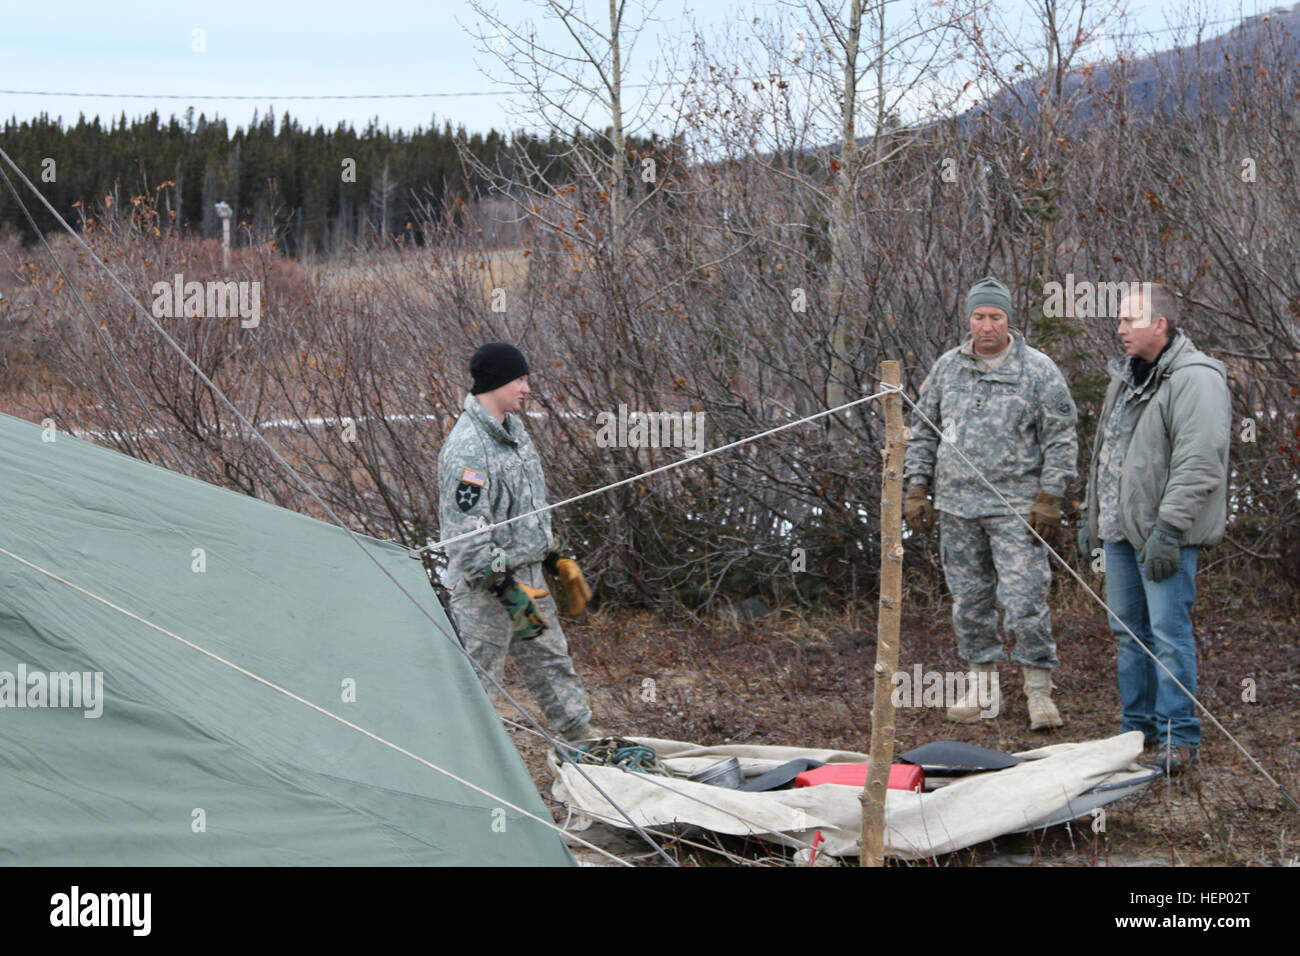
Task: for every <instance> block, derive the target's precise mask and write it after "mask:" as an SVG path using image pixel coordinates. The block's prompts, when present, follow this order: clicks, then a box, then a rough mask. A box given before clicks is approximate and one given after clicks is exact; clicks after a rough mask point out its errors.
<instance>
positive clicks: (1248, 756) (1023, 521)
mask: <svg viewBox="0 0 1300 956" xmlns="http://www.w3.org/2000/svg"><path fill="white" fill-rule="evenodd" d="M889 390H890V391H897V392H898V393H899V394H900V395H902V396H903V398H904V399H905V400H906V401H907V403H908V404H909V405H911V406H912V409H913V410H914V411H915V412H916V414H917V416H918V417H919V418H920V419H921V421H923V422H925V424H927V425H929V426H930V428H932V429H933V430H934V432H935V434H937V435H938V436H939V440H940V441H941V442H942V441H946V439H944V437H943V430H942V429H941V428H939V426H938V425H936V424H935V423H934V422H932V421H930V419H929V418H928V417H927V416H926V414H925V412H923V411H921V409H920V406H918V405H917V404H916V402H914V401H912V399H911V398H910V397H909V396H908V394H907V393H906V392H904V391H903V390H902V388H901V387H899V388H891V389H889ZM947 444H948V446H949V447H950V448H951V449H952V450H953V451H954V452H956V453H957V455H958V457H960V458H961V460H962V461H963V462H965V464H966V467H967V468H969V469H970V470H971V471H972V472H974V474H975V477H977V478H979V480H980V481H982V482H984V484H985V486H986V487H988V489H989V490H990V491H992V492H993V493H994V494H995V495H997V496H998V500H999V501H1001V502H1002V503H1003V504H1004V505H1006V508H1007V510H1008V511H1009V512H1010V513H1011V514H1013V515H1015V516H1016V517H1017V518H1019V519H1020V523H1021V524H1023V525H1024V526H1025V527H1026V528H1028V529H1029V533H1030V534H1032V535H1033V536H1034V537H1035V538H1037V539H1038V540H1039V542H1040V543H1041V544H1042V545H1043V547H1045V548H1047V551H1048V553H1049V554H1050V555H1051V556H1052V557H1054V558H1055V559H1056V560H1057V561H1058V562H1059V563H1060V565H1061V567H1063V568H1065V570H1066V571H1068V572H1069V573H1070V576H1071V577H1073V578H1074V580H1076V581H1078V582H1079V584H1080V585H1081V586H1082V587H1083V589H1084V590H1085V591H1087V592H1088V595H1089V596H1090V597H1091V598H1092V599H1093V600H1094V601H1096V602H1097V604H1098V605H1099V606H1100V607H1101V609H1102V610H1103V611H1105V612H1106V614H1107V616H1108V617H1113V618H1115V620H1117V621H1119V624H1120V627H1122V628H1124V630H1125V632H1126V633H1127V634H1128V635H1129V637H1131V638H1133V640H1134V641H1136V642H1137V645H1138V647H1140V648H1142V650H1143V651H1145V652H1146V654H1147V656H1148V657H1150V658H1151V659H1152V660H1153V661H1155V662H1156V664H1157V665H1159V667H1160V669H1161V670H1163V671H1164V672H1165V673H1166V674H1168V675H1169V678H1170V679H1171V680H1172V681H1173V682H1174V684H1176V685H1177V686H1178V689H1179V690H1181V691H1182V692H1183V693H1184V694H1186V695H1187V696H1188V697H1190V698H1191V699H1192V703H1194V704H1195V705H1196V706H1197V707H1199V708H1200V709H1201V711H1202V712H1203V713H1204V714H1205V716H1206V717H1208V718H1209V719H1210V722H1211V723H1213V724H1214V726H1215V727H1217V728H1219V730H1221V731H1222V732H1223V735H1224V736H1225V737H1227V738H1228V739H1229V740H1230V741H1232V743H1233V744H1234V745H1235V746H1236V748H1237V749H1238V750H1240V751H1241V752H1242V753H1243V754H1244V755H1245V756H1246V759H1247V760H1249V761H1250V762H1251V763H1252V764H1254V765H1255V769H1256V770H1258V771H1259V772H1260V773H1261V774H1263V775H1264V778H1265V779H1266V780H1268V782H1269V783H1271V784H1272V785H1273V786H1274V787H1276V788H1277V789H1278V791H1280V792H1281V793H1282V795H1283V796H1285V797H1286V798H1287V799H1288V800H1290V801H1291V804H1292V805H1293V806H1295V800H1294V799H1293V798H1292V797H1291V795H1290V794H1289V793H1287V791H1286V790H1285V789H1284V788H1283V787H1282V785H1281V784H1280V783H1278V782H1277V781H1276V780H1275V779H1273V776H1272V774H1270V773H1269V772H1268V771H1267V770H1265V769H1264V767H1263V766H1262V765H1261V764H1260V762H1259V761H1258V760H1256V759H1255V758H1254V757H1253V756H1251V753H1250V751H1248V750H1247V749H1246V748H1245V747H1243V746H1242V745H1241V743H1240V742H1238V740H1237V738H1236V737H1234V736H1233V735H1232V734H1231V733H1229V732H1228V728H1226V727H1224V726H1223V724H1221V723H1219V720H1218V718H1217V717H1215V716H1214V714H1212V713H1210V711H1209V708H1207V707H1206V706H1205V705H1204V704H1202V703H1201V702H1200V701H1199V700H1197V698H1196V695H1195V694H1193V693H1192V692H1191V691H1189V690H1188V689H1187V688H1186V687H1185V686H1183V683H1182V681H1180V680H1179V679H1178V678H1177V677H1175V676H1174V674H1173V672H1172V671H1171V670H1170V669H1169V668H1168V667H1166V666H1165V665H1164V662H1162V661H1161V660H1160V658H1158V657H1157V656H1156V655H1155V654H1153V653H1152V652H1151V649H1150V648H1149V647H1147V646H1146V645H1145V644H1143V643H1142V640H1141V639H1140V638H1139V637H1138V636H1137V635H1136V634H1134V633H1133V631H1132V630H1131V629H1130V628H1129V626H1128V624H1126V623H1125V622H1124V621H1123V620H1122V619H1121V618H1120V617H1119V616H1118V615H1116V614H1113V613H1111V610H1110V607H1109V605H1107V604H1106V601H1105V600H1104V599H1103V598H1101V597H1100V596H1099V595H1098V594H1097V592H1096V591H1094V590H1093V589H1092V588H1091V587H1089V586H1088V582H1087V581H1085V580H1084V579H1083V578H1082V577H1080V576H1079V574H1078V572H1076V571H1075V570H1074V568H1072V567H1071V566H1070V564H1069V562H1067V561H1066V560H1065V558H1063V557H1061V556H1060V555H1059V554H1057V553H1056V549H1055V548H1053V547H1052V546H1051V545H1050V544H1048V543H1047V542H1046V541H1045V540H1044V539H1043V536H1042V535H1040V534H1039V533H1038V532H1037V531H1035V530H1034V527H1033V525H1031V524H1030V523H1029V522H1028V521H1027V520H1026V519H1025V517H1024V515H1022V514H1020V512H1019V511H1017V510H1016V509H1015V508H1013V507H1012V506H1011V502H1009V501H1007V499H1006V498H1005V497H1004V496H1003V494H1002V492H1000V491H998V489H997V488H995V487H994V486H993V483H992V482H990V481H989V480H988V479H987V478H985V477H984V475H983V474H982V473H981V472H980V470H979V469H978V468H976V467H975V465H974V464H973V463H972V462H971V460H970V459H969V458H967V457H966V455H965V453H964V452H963V451H962V450H961V448H959V447H958V446H957V443H956V442H947ZM1297 809H1300V807H1297Z"/></svg>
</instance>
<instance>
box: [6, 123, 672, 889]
mask: <svg viewBox="0 0 1300 956" xmlns="http://www.w3.org/2000/svg"><path fill="white" fill-rule="evenodd" d="M0 159H3V160H4V161H5V163H7V164H8V165H9V168H10V169H12V170H13V171H14V174H15V175H16V176H17V177H18V178H19V179H21V180H22V182H23V184H24V185H26V186H27V188H28V189H30V190H31V191H32V193H33V194H34V195H35V196H36V198H37V199H39V200H40V201H41V204H42V205H43V206H44V207H45V208H46V209H47V210H48V211H49V213H50V215H52V216H53V217H54V218H55V220H56V221H57V222H58V223H59V225H60V226H62V227H63V228H64V230H65V231H66V232H67V233H68V235H70V236H71V237H72V239H73V241H74V242H76V243H77V244H78V245H79V246H81V248H82V249H84V250H85V251H86V254H87V255H88V256H90V258H91V260H92V261H93V262H94V263H95V264H96V265H97V266H99V268H100V269H102V270H103V271H104V272H105V273H107V274H108V277H109V278H110V279H112V280H113V284H114V285H116V286H117V287H118V288H119V289H121V290H122V294H123V295H125V296H126V297H127V299H128V300H129V301H130V302H131V304H132V305H133V306H134V307H135V308H136V309H138V310H139V312H140V313H141V314H142V315H143V316H144V317H145V319H146V320H147V321H148V322H149V324H150V325H151V326H152V327H153V329H154V331H156V332H157V333H158V334H159V335H161V336H162V337H163V339H164V340H165V341H166V342H167V344H168V345H170V346H171V348H172V349H173V350H174V351H175V352H176V354H178V355H179V356H180V357H181V358H182V359H183V360H184V361H185V363H186V364H187V365H188V366H189V367H190V368H191V369H193V371H194V374H195V375H196V376H198V379H199V381H201V382H203V384H204V385H206V386H207V387H208V388H209V389H210V390H211V392H212V394H213V395H214V396H216V397H217V398H219V399H220V400H221V402H222V404H224V405H225V406H226V407H227V408H228V409H230V412H231V414H233V415H234V416H235V418H236V419H237V420H238V421H239V422H240V424H241V425H243V426H244V427H245V428H247V429H248V430H249V431H250V432H251V433H252V435H253V437H254V438H255V439H256V440H257V441H258V442H260V443H261V444H262V446H263V447H264V448H266V450H267V451H268V452H270V454H271V457H272V458H273V459H274V460H275V462H276V463H277V464H278V465H279V466H280V467H281V468H282V469H283V470H284V471H285V473H286V474H288V475H290V476H292V477H293V479H294V480H295V481H296V482H297V483H298V485H299V487H301V488H302V489H303V491H305V492H306V493H307V494H308V495H309V496H310V497H311V499H312V500H313V501H315V502H316V503H317V504H318V505H320V507H321V508H322V510H323V511H324V512H325V514H327V515H328V516H329V518H330V521H331V522H333V524H335V525H336V526H338V527H339V528H341V529H342V530H343V532H344V533H345V534H346V535H347V536H348V537H349V538H351V539H352V541H353V543H354V544H356V546H357V547H359V548H360V549H361V550H362V552H364V554H365V556H366V558H367V559H368V560H369V561H370V563H371V564H373V565H374V566H375V567H376V568H378V569H379V571H380V573H381V574H383V575H384V577H386V578H388V580H389V581H391V582H392V583H393V584H394V585H395V586H396V587H397V589H398V590H399V591H401V592H402V594H403V595H404V596H405V597H406V599H407V600H408V601H410V602H411V603H412V604H413V605H415V607H416V609H417V610H418V611H419V612H420V614H422V615H423V616H424V618H425V619H426V620H428V621H429V623H430V624H432V625H433V627H434V629H435V630H436V631H438V633H440V634H441V635H442V636H443V637H444V638H445V639H446V640H447V641H448V642H449V643H450V644H451V646H452V647H454V648H455V649H456V650H457V651H459V652H460V654H461V656H463V657H464V658H465V659H466V660H467V661H469V663H470V666H471V667H473V668H474V669H475V670H476V671H478V672H479V673H482V674H486V675H487V677H488V680H490V681H491V682H492V685H493V686H494V687H496V689H497V691H498V692H499V693H501V694H502V695H503V696H504V697H505V698H506V700H508V701H509V702H510V703H511V704H512V705H513V706H514V707H515V709H517V710H518V711H519V713H520V714H521V715H523V716H524V717H525V718H527V720H528V721H529V723H531V724H532V725H533V726H534V727H536V728H537V730H538V732H540V733H542V734H543V735H544V736H546V737H547V739H549V740H552V741H554V738H553V737H551V735H550V734H547V733H546V731H545V730H543V729H542V726H541V724H540V723H538V721H537V719H536V718H535V717H533V715H532V714H530V713H529V712H528V711H527V710H526V709H525V708H524V707H523V705H522V704H520V703H519V702H518V701H517V700H515V698H514V697H513V696H512V695H511V694H510V692H509V691H507V690H506V689H505V688H504V687H502V686H501V684H500V682H498V681H497V680H496V679H495V678H494V677H493V676H492V675H491V673H489V672H488V671H486V670H484V668H483V667H482V666H481V665H480V664H479V663H478V662H477V661H476V660H474V658H473V657H472V656H471V655H470V654H469V652H468V651H466V650H465V648H464V646H463V645H462V644H461V642H460V639H459V638H458V637H457V636H456V635H455V634H453V633H450V632H449V631H447V629H446V628H444V627H443V626H442V624H441V623H439V621H438V619H437V618H435V617H434V616H433V615H432V614H430V613H429V609H428V608H426V607H425V606H424V605H423V604H421V603H420V601H418V600H417V599H416V597H415V595H413V594H412V593H411V592H410V591H408V590H407V589H406V587H405V586H404V585H403V584H402V582H401V581H399V580H397V578H396V577H395V576H394V575H393V573H392V572H391V571H389V570H388V569H387V568H386V567H384V565H383V564H382V563H381V562H380V561H379V559H378V558H377V557H375V555H374V553H373V552H372V551H371V550H370V549H369V548H367V547H366V544H365V542H364V541H362V540H361V538H360V536H359V535H358V534H357V533H356V532H355V531H353V530H352V529H351V528H349V527H348V526H347V525H346V524H344V523H343V520H342V519H341V518H340V517H339V516H338V515H337V514H335V512H334V509H333V508H331V507H330V506H329V505H328V504H327V503H326V502H325V500H324V499H323V498H321V496H320V495H319V494H317V493H316V490H315V489H314V488H312V487H311V485H309V484H308V483H307V481H306V479H304V478H303V477H302V475H300V474H299V473H298V472H297V471H296V470H295V469H294V467H293V466H292V465H290V464H289V463H288V462H287V461H285V459H284V456H282V455H281V454H280V453H279V452H278V451H276V450H275V448H274V447H273V446H272V445H271V443H270V442H268V441H267V440H266V438H265V437H264V436H263V435H262V434H261V433H260V432H258V431H257V429H256V428H254V427H253V424H252V423H251V422H250V421H249V420H248V419H247V418H246V417H245V416H244V415H243V414H242V413H241V412H240V411H239V409H238V408H236V407H235V404H234V402H232V401H231V400H230V398H229V397H228V396H227V395H226V393H225V392H223V391H222V390H221V389H220V388H218V387H217V385H216V383H215V382H213V381H212V379H210V378H209V377H208V376H207V375H206V374H204V372H203V370H202V369H201V368H199V367H198V365H197V364H195V362H194V360H193V359H191V358H190V357H189V356H188V355H187V354H186V353H185V350H184V349H183V348H181V347H180V345H179V344H178V343H177V342H176V340H175V339H173V338H172V337H171V336H170V335H168V334H167V330H166V329H164V328H163V327H162V326H161V325H160V324H159V322H158V320H157V319H156V318H155V317H154V315H153V313H152V312H151V311H149V310H148V309H146V308H145V307H144V306H143V305H141V304H140V302H139V300H137V299H136V297H135V296H134V295H132V293H131V290H130V289H128V288H127V287H126V286H125V285H124V284H123V283H122V280H121V279H119V278H118V277H117V274H116V273H114V272H113V270H112V269H110V268H109V267H108V266H107V265H106V264H105V263H104V261H103V260H102V259H100V258H99V256H97V255H96V254H95V251H94V250H93V249H91V248H90V246H89V245H87V243H86V241H85V240H84V239H83V238H82V237H81V236H79V235H77V233H76V230H74V229H73V228H72V227H71V226H69V225H68V222H67V220H65V219H64V218H63V216H62V215H60V214H59V211H58V210H57V209H55V208H54V206H53V205H52V204H51V203H50V201H49V200H48V199H46V198H45V196H44V195H43V194H42V193H41V191H40V190H39V189H37V188H36V186H35V184H33V183H32V181H31V179H29V178H28V177H27V174H26V173H24V172H23V171H22V170H21V169H20V168H19V167H18V164H17V163H15V162H14V161H13V159H12V158H11V157H10V156H9V154H8V152H6V151H5V150H4V148H3V147H0ZM38 232H39V230H38ZM56 261H57V260H56ZM577 769H578V773H579V774H580V775H581V776H582V777H583V779H584V780H586V781H587V783H589V784H591V786H593V787H595V788H596V789H597V790H598V791H599V792H600V795H601V796H602V797H604V798H605V799H606V800H610V805H611V806H613V807H615V808H616V809H617V810H618V811H619V812H620V813H622V814H623V816H624V817H625V818H626V819H627V822H628V823H629V824H630V825H631V827H632V828H633V829H634V830H635V831H636V832H637V833H638V834H639V835H640V836H641V837H642V838H643V839H644V840H645V842H646V843H647V844H648V845H650V846H652V847H654V849H655V851H656V852H657V853H658V854H659V855H660V856H661V857H663V860H664V862H665V863H667V864H668V865H669V866H676V865H677V864H676V862H675V861H674V860H673V859H672V858H671V857H669V856H668V854H667V853H665V852H664V851H663V848H662V847H660V846H659V844H658V843H656V842H655V841H654V840H652V839H651V838H650V836H649V834H647V833H645V831H643V830H642V829H641V827H640V826H639V825H638V824H637V822H636V821H635V820H633V819H632V817H631V816H630V815H629V814H628V813H627V811H626V810H624V809H623V808H622V807H620V806H618V804H616V803H614V802H613V801H612V800H611V799H610V797H609V795H608V794H606V793H605V792H604V791H603V790H601V789H600V786H599V785H598V784H597V783H596V782H595V781H594V780H592V779H591V778H590V777H589V776H588V775H587V773H586V771H584V770H583V769H582V767H581V765H578V768H577Z"/></svg>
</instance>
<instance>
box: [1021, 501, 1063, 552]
mask: <svg viewBox="0 0 1300 956" xmlns="http://www.w3.org/2000/svg"><path fill="white" fill-rule="evenodd" d="M1029 527H1030V528H1033V529H1034V531H1037V532H1038V534H1039V535H1040V536H1041V537H1042V539H1043V541H1046V542H1047V543H1048V544H1049V545H1051V546H1052V547H1053V548H1054V547H1056V540H1057V539H1058V538H1059V537H1060V536H1061V496H1060V495H1049V494H1048V493H1047V492H1046V491H1040V492H1039V493H1038V498H1037V499H1036V500H1035V501H1034V506H1033V507H1032V508H1030V509H1029ZM1025 534H1028V535H1029V536H1030V537H1031V538H1033V537H1034V536H1033V534H1032V533H1030V532H1029V531H1028V530H1026V531H1025ZM1040 543H1041V542H1040V541H1039V540H1038V538H1034V547H1038V545H1039V544H1040Z"/></svg>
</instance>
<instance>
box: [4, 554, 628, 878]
mask: <svg viewBox="0 0 1300 956" xmlns="http://www.w3.org/2000/svg"><path fill="white" fill-rule="evenodd" d="M0 554H3V555H5V556H6V557H9V558H12V559H13V560H15V561H17V562H18V563H19V564H22V565H25V566H26V567H28V568H31V569H32V570H33V571H37V572H39V573H40V574H43V575H45V576H46V577H48V578H50V579H51V580H53V581H57V582H58V583H59V584H62V585H64V586H65V587H68V588H71V589H72V590H74V591H76V592H78V593H79V594H84V595H85V596H86V597H88V598H90V599H91V600H94V601H98V602H99V603H100V604H103V605H104V606H105V607H108V608H111V609H112V610H114V611H117V612H118V613H119V614H125V615H126V616H127V617H129V618H131V619H132V620H133V621H136V622H138V623H140V624H143V625H145V626H146V627H148V628H152V629H153V630H155V631H157V632H158V633H160V634H164V635H166V636H167V637H170V638H171V639H172V640H174V641H179V642H180V643H181V644H184V645H185V646H186V647H188V648H190V649H191V650H195V651H198V652H199V653H200V654H202V655H204V656H205V657H208V658H211V659H212V660H214V661H216V662H217V663H219V664H224V665H225V666H226V667H229V668H231V669H233V670H235V671H238V672H239V673H240V674H243V675H244V676H245V677H248V678H251V679H252V680H255V681H257V682H258V683H259V684H262V685H264V686H266V687H269V688H271V689H272V690H274V691H276V692H278V693H281V694H283V695H285V696H286V697H288V698H289V699H290V700H293V701H296V702H297V703H299V704H303V705H305V706H307V707H310V708H311V709H312V710H314V711H316V712H317V713H319V714H323V715H324V716H326V717H329V718H330V719H331V720H336V721H338V722H339V723H340V724H342V725H343V726H345V727H348V728H350V729H352V730H355V731H356V732H357V733H360V734H364V735H365V736H367V737H369V738H370V739H371V740H374V741H376V742H377V743H380V744H383V745H384V746H385V747H388V748H390V749H391V750H395V751H397V753H399V754H401V755H402V756H404V757H410V758H411V759H412V760H414V761H416V762H417V763H420V764H423V765H424V766H426V767H428V768H429V769H430V770H436V771H437V772H438V773H440V774H442V775H443V776H445V777H449V778H451V779H452V780H454V781H456V782H457V783H459V784H461V785H462V786H465V787H468V788H469V789H471V790H473V791H475V792H477V793H481V794H482V795H483V796H485V797H489V798H490V799H492V800H496V801H497V802H498V803H500V804H501V805H502V806H505V807H509V808H510V809H511V810H514V811H515V812H516V813H520V814H523V815H524V816H525V817H527V818H529V819H530V820H535V821H536V822H538V823H540V824H542V825H543V826H546V827H549V828H551V829H552V830H555V831H556V832H557V833H559V834H561V835H567V836H569V837H570V838H572V839H573V840H575V841H577V842H579V843H581V844H582V845H583V846H585V847H587V848H588V849H592V850H595V851H596V852H598V853H600V854H602V855H604V856H607V857H609V858H610V859H611V860H614V861H615V862H617V863H619V864H620V865H622V866H630V865H631V864H629V863H627V862H626V861H624V860H620V859H619V858H618V857H616V856H614V855H613V854H612V853H609V852H608V851H606V850H603V849H601V848H600V847H598V846H596V845H595V844H592V843H588V842H587V841H586V840H583V839H581V838H580V837H576V836H574V835H573V834H572V833H569V832H567V831H565V830H564V829H563V828H562V827H560V826H559V824H557V823H556V822H555V821H554V820H545V819H543V818H542V817H539V816H537V815H536V814H534V813H530V812H529V811H528V810H525V809H524V808H523V807H520V806H517V805H516V804H514V803H511V802H510V801H509V800H507V799H505V798H504V797H501V796H498V795H497V794H495V793H493V792H492V791H490V790H486V789H484V788H483V787H480V786H479V785H478V784H476V783H473V782H472V781H469V780H466V779H465V778H464V777H461V776H458V775H457V774H455V773H452V772H451V771H450V770H447V769H445V768H443V767H439V766H438V765H437V764H435V763H433V762H432V761H430V760H426V759H425V758H424V757H421V756H420V755H419V754H415V753H412V752H411V751H409V750H407V749H406V748H405V747H402V746H401V745H399V744H395V743H393V742H392V741H390V740H387V739H385V738H384V737H381V736H379V735H378V734H376V733H374V732H373V731H370V730H367V729H366V728H364V727H362V726H360V725H359V724H355V723H353V722H352V721H350V720H348V719H347V718H346V717H340V716H339V715H338V714H335V713H333V712H331V711H328V710H326V709H325V708H324V707H321V706H320V705H319V704H315V703H312V702H311V701H310V700H307V699H306V698H305V697H300V696H299V695H297V694H295V693H294V692H293V691H291V690H289V689H288V688H286V687H281V686H280V685H279V684H277V683H275V682H274V681H272V680H268V679H267V678H265V677H262V676H261V675H260V674H255V673H254V672H253V671H250V670H249V669H248V668H246V667H241V666H240V665H239V664H236V663H235V662H234V661H229V660H226V658H224V657H222V656H221V655H220V654H216V653H213V652H212V651H210V650H208V649H207V648H205V647H202V646H200V645H198V644H196V643H194V642H193V641H191V640H188V639H186V638H184V637H182V636H181V635H179V634H177V633H175V632H173V631H169V630H168V629H167V628H165V627H163V626H162V625H160V624H155V623H154V622H153V621H150V620H147V619H145V618H143V617H140V615H138V614H136V613H134V612H132V611H129V610H127V609H126V608H124V607H121V606H120V605H117V604H114V603H113V602H112V601H110V600H109V599H108V598H106V597H102V596H101V595H98V594H95V593H94V592H93V591H88V590H86V589H85V588H83V587H81V586H80V585H77V584H74V583H73V582H71V581H69V580H67V579H66V578H63V577H60V576H59V575H57V574H55V573H54V572H53V571H50V570H48V569H46V568H43V567H41V566H40V565H39V564H35V563H34V562H32V561H28V560H27V559H26V558H24V557H21V556H20V555H17V554H14V553H13V552H12V551H10V550H8V549H7V548H4V547H0ZM606 799H608V798H606Z"/></svg>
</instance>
